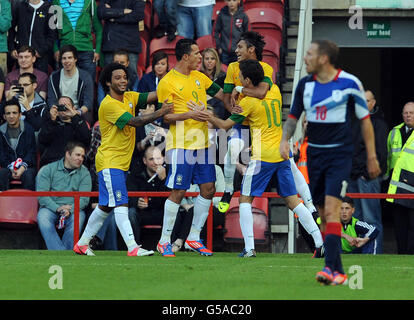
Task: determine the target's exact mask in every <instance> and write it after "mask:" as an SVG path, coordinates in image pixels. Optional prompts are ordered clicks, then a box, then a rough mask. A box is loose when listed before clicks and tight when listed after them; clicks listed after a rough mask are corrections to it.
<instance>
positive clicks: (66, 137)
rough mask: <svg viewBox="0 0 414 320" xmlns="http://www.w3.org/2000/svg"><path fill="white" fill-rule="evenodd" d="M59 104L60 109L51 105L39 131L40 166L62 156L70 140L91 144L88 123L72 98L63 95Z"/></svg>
mask: <svg viewBox="0 0 414 320" xmlns="http://www.w3.org/2000/svg"><path fill="white" fill-rule="evenodd" d="M58 105H59V109H58V107H56V106H55V105H53V106H51V107H50V111H49V116H47V117H46V119H45V120H44V121H43V124H42V127H41V129H40V132H39V136H38V139H39V149H40V151H41V157H40V167H42V166H44V165H46V164H48V163H51V162H53V161H56V160H58V159H60V158H62V157H63V156H64V155H65V146H66V144H67V143H68V142H69V141H79V142H81V143H82V144H84V145H85V146H86V147H89V145H90V141H91V132H90V130H89V127H88V124H87V122H86V121H84V120H83V119H82V118H81V116H80V115H79V114H78V112H76V109H75V107H74V104H73V101H72V99H71V98H70V97H65V96H62V97H60V99H59V101H58Z"/></svg>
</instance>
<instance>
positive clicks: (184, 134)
mask: <svg viewBox="0 0 414 320" xmlns="http://www.w3.org/2000/svg"><path fill="white" fill-rule="evenodd" d="M175 55H176V57H177V61H178V62H177V64H176V65H175V67H174V68H173V69H172V70H170V71H169V72H168V73H167V74H166V75H165V76H164V77H163V78H162V79H161V81H160V82H159V84H158V87H157V95H158V100H159V101H164V100H166V99H167V101H168V102H173V103H174V113H171V114H167V115H166V116H164V122H166V123H168V124H169V125H170V129H169V132H168V134H167V137H166V145H167V148H166V162H167V164H168V177H167V180H166V185H167V187H169V188H171V189H172V190H171V194H170V196H169V197H168V199H167V200H166V202H165V207H164V220H163V227H162V233H161V239H160V241H159V242H158V245H157V250H158V252H160V253H161V254H162V255H163V256H164V257H174V256H175V254H174V252H173V251H172V246H171V232H172V229H173V227H174V222H175V219H176V216H177V212H178V209H179V206H180V203H181V200H182V199H183V197H184V195H185V192H186V190H187V189H188V188H189V187H190V185H191V184H198V185H199V187H200V195H199V196H198V197H197V200H196V202H195V205H194V217H193V223H192V226H191V230H190V233H189V235H188V237H187V240H186V242H185V248H187V249H190V250H193V251H196V252H198V253H200V254H201V255H205V256H210V255H212V252H211V251H210V250H208V249H207V248H206V247H205V246H204V245H203V243H202V242H201V240H200V231H201V229H202V227H203V226H204V223H205V221H206V219H207V216H208V212H209V209H210V204H211V199H212V198H213V195H214V193H215V180H216V174H215V163H210V162H209V161H208V159H209V157H208V143H209V142H208V124H207V116H206V115H205V113H204V112H203V111H198V110H190V109H189V108H188V106H187V103H188V102H189V101H190V100H195V101H196V102H197V103H199V102H200V103H202V104H203V105H204V106H205V105H206V103H207V101H206V99H207V94H208V95H210V96H212V97H216V98H218V99H220V100H223V91H222V89H221V88H220V86H218V85H217V84H215V83H214V82H213V81H211V80H210V79H209V78H208V77H207V76H206V75H204V74H203V73H201V72H199V71H197V69H198V66H199V64H200V62H201V54H200V50H199V48H198V45H197V43H196V42H195V41H194V40H190V39H181V40H179V41H178V42H177V44H176V47H175Z"/></svg>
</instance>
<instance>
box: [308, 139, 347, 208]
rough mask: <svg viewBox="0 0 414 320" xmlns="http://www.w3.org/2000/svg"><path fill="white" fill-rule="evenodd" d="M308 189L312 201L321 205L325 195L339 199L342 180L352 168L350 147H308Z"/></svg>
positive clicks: (344, 179)
mask: <svg viewBox="0 0 414 320" xmlns="http://www.w3.org/2000/svg"><path fill="white" fill-rule="evenodd" d="M307 154H308V173H309V189H310V191H311V194H312V198H313V203H314V204H316V205H323V204H324V203H325V196H326V195H329V196H332V197H336V198H338V199H341V198H342V197H341V192H346V189H345V190H343V186H344V181H345V182H346V181H347V180H348V179H349V176H350V174H351V169H352V149H350V148H349V147H348V148H343V147H341V148H329V149H323V148H313V147H310V146H309V147H308V150H307Z"/></svg>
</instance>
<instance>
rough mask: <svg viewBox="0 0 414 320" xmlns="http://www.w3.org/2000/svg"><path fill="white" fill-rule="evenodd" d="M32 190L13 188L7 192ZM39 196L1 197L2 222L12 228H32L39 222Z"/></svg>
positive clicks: (0, 213) (0, 220) (0, 217)
mask: <svg viewBox="0 0 414 320" xmlns="http://www.w3.org/2000/svg"><path fill="white" fill-rule="evenodd" d="M16 191H31V190H25V189H11V190H8V191H7V192H10V193H11V192H16ZM38 208H39V204H38V200H37V197H7V196H2V197H0V224H1V225H2V226H4V227H11V228H31V227H34V226H35V225H36V224H37V211H38Z"/></svg>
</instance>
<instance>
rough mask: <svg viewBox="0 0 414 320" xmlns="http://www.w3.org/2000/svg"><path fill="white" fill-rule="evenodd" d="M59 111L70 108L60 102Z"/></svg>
mask: <svg viewBox="0 0 414 320" xmlns="http://www.w3.org/2000/svg"><path fill="white" fill-rule="evenodd" d="M57 109H58V111H66V110H68V108H66V106H65V105H64V104H59V105H58V107H57Z"/></svg>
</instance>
